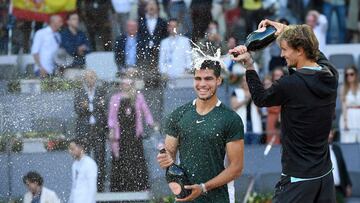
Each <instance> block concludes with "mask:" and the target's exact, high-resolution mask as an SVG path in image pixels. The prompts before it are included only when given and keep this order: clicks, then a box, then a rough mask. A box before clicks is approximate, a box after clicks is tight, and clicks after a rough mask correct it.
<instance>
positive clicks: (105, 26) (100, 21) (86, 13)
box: [78, 0, 112, 51]
mask: <svg viewBox="0 0 360 203" xmlns="http://www.w3.org/2000/svg"><path fill="white" fill-rule="evenodd" d="M78 8H79V10H80V11H81V19H84V21H85V25H86V29H87V31H88V34H89V41H90V45H91V46H92V47H91V50H105V51H110V50H111V47H112V46H111V24H110V22H111V21H110V19H109V11H110V8H111V5H110V2H109V1H108V0H79V1H78Z"/></svg>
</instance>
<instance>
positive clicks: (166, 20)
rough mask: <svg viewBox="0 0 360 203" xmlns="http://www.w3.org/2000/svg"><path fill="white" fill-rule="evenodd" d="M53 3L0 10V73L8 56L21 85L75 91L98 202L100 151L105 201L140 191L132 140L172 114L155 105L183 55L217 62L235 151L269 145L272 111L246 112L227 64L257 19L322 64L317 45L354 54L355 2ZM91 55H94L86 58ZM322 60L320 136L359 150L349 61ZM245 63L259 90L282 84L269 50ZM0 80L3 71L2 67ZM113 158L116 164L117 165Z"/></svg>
mask: <svg viewBox="0 0 360 203" xmlns="http://www.w3.org/2000/svg"><path fill="white" fill-rule="evenodd" d="M54 2H55V1H54ZM56 2H57V3H54V4H52V3H51V2H50V1H41V0H40V1H26V0H13V1H10V0H0V66H2V63H3V62H4V61H5V62H8V61H10V60H12V58H14V56H16V57H17V59H19V56H29V58H30V59H29V61H31V62H29V64H30V65H29V66H26V67H23V68H19V69H17V71H19V73H17V74H16V75H17V76H18V77H19V78H20V79H29V78H35V79H38V80H48V79H50V80H51V79H53V78H60V79H64V80H74V81H78V82H80V83H81V85H80V86H79V88H78V89H77V90H76V91H74V95H73V96H74V104H73V105H74V111H75V114H76V117H77V121H76V132H75V133H76V134H75V135H76V136H79V137H87V138H88V140H87V141H88V142H89V143H88V144H89V145H88V146H89V149H88V151H87V152H89V153H90V154H92V157H93V158H94V159H95V161H96V163H97V165H98V167H99V173H98V177H97V178H98V190H99V191H104V185H103V183H104V180H105V172H104V171H105V170H106V169H105V165H106V163H105V161H106V160H105V148H107V147H106V142H109V143H110V148H111V151H112V155H113V159H112V162H111V166H112V172H111V178H110V179H111V180H110V182H111V186H110V188H111V191H127V190H134V191H136V190H144V189H148V187H149V183H148V182H147V176H148V174H147V171H146V170H147V169H146V168H147V167H146V164H145V158H144V152H143V149H142V142H141V139H140V138H141V137H142V136H143V135H144V134H146V133H144V131H146V127H145V123H146V124H148V125H149V126H151V127H153V128H155V129H156V128H159V127H160V128H161V119H162V118H163V113H164V108H165V107H164V106H165V104H164V103H167V104H169V103H170V104H172V105H173V104H174V103H172V102H169V101H175V100H176V98H174V97H168V98H165V96H164V95H165V94H164V93H165V92H166V89H167V88H176V86H177V85H179V83H176V82H174V81H176V80H178V79H181V78H191V69H192V68H193V64H194V62H195V61H196V59H197V58H196V54H194V50H196V53H197V54H200V55H202V54H204V55H208V56H215V57H218V58H219V59H221V60H222V61H223V62H224V69H226V71H224V72H225V74H224V78H225V80H224V85H223V88H220V89H219V91H223V92H225V93H221V94H222V95H225V97H227V98H226V100H227V101H228V102H225V103H227V104H228V105H229V106H231V108H233V109H234V110H235V111H236V112H237V113H238V114H239V115H240V116H241V118H242V120H243V122H244V126H245V132H246V134H245V143H246V144H266V143H271V144H280V143H281V140H280V126H281V119H280V112H281V108H280V107H271V108H258V107H257V106H255V104H254V103H253V102H252V100H251V97H250V93H249V89H248V87H247V84H246V82H245V78H244V71H245V69H244V68H243V67H242V65H241V64H238V63H235V62H233V61H232V60H231V58H230V56H229V54H228V50H229V49H232V48H234V47H235V46H236V45H238V44H243V43H244V42H245V39H246V36H247V35H248V34H249V33H251V32H252V31H254V30H256V29H257V25H258V23H259V22H260V21H261V20H262V19H264V18H270V19H274V20H277V21H279V22H282V23H285V24H300V23H305V24H308V25H309V26H311V27H312V28H313V30H314V32H315V34H316V36H317V38H318V41H319V47H320V51H322V52H324V53H325V54H327V52H328V46H329V45H334V44H341V45H344V46H346V45H345V44H353V45H354V47H356V48H357V49H360V48H359V47H360V45H359V43H360V21H359V19H360V12H359V7H360V5H359V4H360V2H359V1H358V0H291V1H290V0H159V1H158V0H111V1H110V0H57V1H56ZM47 4H48V5H47ZM59 5H61V6H59ZM355 51H356V50H355ZM359 52H360V51H357V52H356V53H359ZM94 53H95V55H96V53H98V55H96V57H95V55H91V54H94ZM102 54H103V55H102ZM328 56H329V59H330V61H332V62H333V63H334V64H335V65H336V66H337V68H338V69H339V72H340V78H339V81H340V86H339V95H338V98H339V99H338V100H339V101H338V107H337V111H336V117H334V128H333V131H332V132H331V136H332V134H335V135H340V136H336V138H335V140H336V141H341V142H342V143H359V142H360V125H359V122H358V120H359V119H360V86H359V73H358V71H359V69H360V67H359V66H360V65H359V64H360V60H359V59H360V58H359V59H357V58H356V57H355V56H354V55H353V54H352V53H344V54H340V55H337V56H335V55H334V56H331V55H328ZM253 57H254V59H255V63H256V64H255V66H256V68H257V70H258V72H259V73H260V76H261V79H262V80H263V82H264V85H265V87H270V86H271V84H272V83H273V82H276V80H278V79H280V78H281V77H282V76H283V75H285V74H288V69H287V67H286V63H285V61H284V60H283V59H282V57H281V50H280V48H279V47H278V45H277V44H276V43H273V44H271V45H270V46H269V47H267V48H266V49H264V50H262V51H259V52H256V53H253ZM109 61H111V63H114V64H115V71H114V72H111V71H110V69H108V68H109V67H106V65H105V64H108V62H109ZM356 61H357V62H358V63H356ZM96 63H100V64H104V65H103V67H101V66H100V69H101V71H102V72H108V73H107V74H112V76H111V78H112V79H110V80H109V81H107V79H103V78H101V77H102V76H101V74H99V73H98V72H97V71H99V69H96V70H91V69H93V67H94V66H95V64H96ZM3 64H7V63H3ZM2 70H6V71H8V67H5V69H2ZM6 75H7V74H5V72H3V71H2V72H1V73H0V82H1V81H8V80H11V79H13V78H7V76H6ZM139 81H140V82H139ZM102 82H105V83H106V82H115V83H117V85H118V86H116V88H115V89H113V90H111V91H109V89H108V88H107V87H108V86H106V85H103V83H102ZM174 86H175V87H174ZM188 86H189V84H187V87H188ZM190 86H191V84H190ZM178 88H181V87H178ZM139 89H141V90H143V91H142V92H143V93H144V95H143V94H142V92H140V91H138V90H139ZM174 96H179V97H181V96H182V95H180V94H178V95H174ZM164 100H167V102H165V101H164ZM120 101H121V102H120ZM20 103H21V102H20ZM172 108H174V107H172ZM120 118H122V119H120ZM143 120H145V122H144V123H143ZM120 126H121V128H120ZM124 129H126V130H124ZM108 135H109V136H108ZM120 137H121V139H120ZM107 138H108V139H107ZM135 138H139V139H135ZM331 139H333V138H331ZM139 140H140V142H139ZM127 146H134V147H133V148H131V149H128V148H127ZM121 150H122V151H121ZM119 153H125V154H126V156H120V158H119ZM134 156H139V157H138V158H139V159H138V160H140V161H138V160H137V161H136V162H134V160H133V159H131V158H132V157H134ZM129 157H130V159H129ZM124 164H125V165H129V168H131V169H139V170H138V171H136V170H134V171H133V172H134V177H123V176H124V174H126V172H124V171H121V170H119V169H120V168H121V167H120V166H123V165H124ZM125 176H128V175H125ZM138 177H144V180H145V181H144V182H142V183H140V184H136V185H131V184H130V185H125V184H126V182H127V183H128V182H131V181H125V182H119V181H118V180H120V179H123V180H127V179H131V178H133V179H138ZM133 182H136V181H133ZM136 183H137V182H136ZM124 188H125V189H124ZM129 188H132V189H129Z"/></svg>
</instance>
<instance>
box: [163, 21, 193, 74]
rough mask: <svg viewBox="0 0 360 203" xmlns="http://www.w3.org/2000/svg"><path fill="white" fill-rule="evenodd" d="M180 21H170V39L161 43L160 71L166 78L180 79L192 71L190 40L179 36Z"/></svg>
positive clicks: (168, 27)
mask: <svg viewBox="0 0 360 203" xmlns="http://www.w3.org/2000/svg"><path fill="white" fill-rule="evenodd" d="M177 29H178V21H177V20H176V19H170V20H169V21H168V26H167V30H168V33H169V35H170V36H169V37H167V38H165V39H163V40H162V41H161V43H160V59H159V69H160V72H161V73H162V74H163V76H165V77H166V78H171V79H173V78H178V77H181V76H183V75H184V74H185V73H186V72H187V71H189V70H190V69H191V64H192V62H191V45H190V41H189V39H188V38H186V37H183V36H180V35H178V34H177Z"/></svg>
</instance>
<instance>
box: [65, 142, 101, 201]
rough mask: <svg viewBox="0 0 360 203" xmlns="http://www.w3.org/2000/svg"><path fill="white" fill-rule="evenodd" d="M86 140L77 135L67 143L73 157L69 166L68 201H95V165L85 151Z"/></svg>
mask: <svg viewBox="0 0 360 203" xmlns="http://www.w3.org/2000/svg"><path fill="white" fill-rule="evenodd" d="M86 146H87V142H86V141H85V140H84V138H81V137H77V138H75V139H73V140H72V141H71V142H70V144H69V152H70V154H71V156H73V158H74V159H75V160H74V162H73V164H72V166H71V181H72V186H71V192H70V199H69V203H85V202H86V203H95V202H96V201H95V195H96V179H97V165H96V163H95V161H94V160H93V159H91V158H90V157H89V156H87V155H86V153H85V148H86Z"/></svg>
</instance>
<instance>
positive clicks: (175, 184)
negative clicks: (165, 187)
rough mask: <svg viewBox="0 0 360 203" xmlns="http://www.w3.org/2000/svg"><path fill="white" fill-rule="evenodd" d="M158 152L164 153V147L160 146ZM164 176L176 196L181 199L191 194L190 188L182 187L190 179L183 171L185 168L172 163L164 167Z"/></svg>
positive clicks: (188, 182) (188, 183)
mask: <svg viewBox="0 0 360 203" xmlns="http://www.w3.org/2000/svg"><path fill="white" fill-rule="evenodd" d="M160 153H166V151H165V149H164V148H162V149H161V150H160ZM165 177H166V181H167V182H168V184H169V187H170V189H171V191H172V192H173V193H174V195H175V196H176V198H179V199H182V198H185V197H187V196H189V195H190V194H191V190H189V189H185V188H184V186H185V185H190V181H189V179H188V177H187V175H186V173H185V170H184V169H183V168H181V167H180V166H178V165H176V164H174V163H173V164H172V165H171V166H169V167H168V168H166V174H165Z"/></svg>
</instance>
